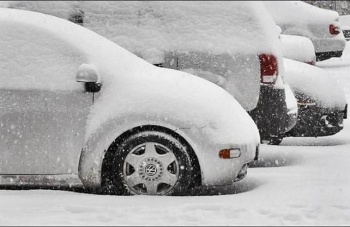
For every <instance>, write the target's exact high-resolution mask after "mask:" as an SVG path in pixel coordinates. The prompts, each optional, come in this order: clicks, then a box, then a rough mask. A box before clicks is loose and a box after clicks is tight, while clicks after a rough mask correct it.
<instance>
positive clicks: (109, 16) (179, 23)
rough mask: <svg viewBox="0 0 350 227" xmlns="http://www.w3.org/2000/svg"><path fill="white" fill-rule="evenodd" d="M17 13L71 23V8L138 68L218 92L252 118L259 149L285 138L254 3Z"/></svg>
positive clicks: (277, 72) (281, 101)
mask: <svg viewBox="0 0 350 227" xmlns="http://www.w3.org/2000/svg"><path fill="white" fill-rule="evenodd" d="M55 4H59V3H55ZM18 7H21V8H26V9H29V10H34V11H40V12H45V13H49V14H60V15H59V16H60V17H62V18H65V19H69V20H71V21H73V20H72V19H71V17H72V16H71V13H69V12H71V11H73V10H72V8H74V7H76V8H78V9H79V10H81V11H82V12H84V14H83V16H84V22H83V23H80V24H83V25H84V26H85V27H87V28H89V29H91V30H93V31H95V32H97V33H99V34H101V35H103V36H105V37H108V38H110V39H111V40H113V41H114V42H116V43H118V44H119V45H121V46H122V47H124V48H126V49H127V50H129V51H131V52H132V53H134V54H136V55H137V56H139V57H141V58H143V59H145V60H146V61H148V62H150V63H152V64H154V65H156V66H159V67H164V68H171V69H176V70H181V71H185V72H190V73H192V74H195V75H197V76H199V77H202V78H205V79H207V80H209V81H211V82H213V83H215V84H217V85H219V86H221V87H223V88H224V89H226V90H227V91H228V92H229V93H230V94H232V95H233V96H234V97H235V98H236V99H237V101H238V102H239V103H240V104H241V105H242V106H243V108H244V109H245V110H246V111H247V112H249V114H250V115H251V116H252V118H253V120H254V121H255V123H256V124H257V126H258V128H259V131H260V135H261V138H262V141H264V142H265V141H266V142H269V141H271V140H273V139H274V138H276V137H278V136H279V135H280V134H283V133H284V132H285V129H286V127H287V125H286V115H287V108H286V103H285V90H284V82H283V60H282V52H281V49H280V47H279V46H278V44H277V41H278V31H277V30H276V29H275V23H274V22H273V20H272V18H271V16H270V15H269V14H268V13H267V11H266V9H265V8H264V6H263V5H262V3H260V2H176V1H175V2H162V1H151V2H135V1H131V2H128V1H126V2H125V1H124V2H123V1H112V2H111V1H109V2H97V1H89V2H84V4H81V5H79V6H74V7H71V8H69V7H67V5H66V4H64V5H61V7H62V10H57V8H56V7H52V5H50V4H49V3H45V2H37V3H35V2H34V3H33V2H30V3H21V4H19V5H18ZM75 12H78V11H77V10H75ZM78 14H79V15H78V16H79V18H81V15H82V14H81V13H79V12H78ZM237 31H241V32H239V33H238V32H237Z"/></svg>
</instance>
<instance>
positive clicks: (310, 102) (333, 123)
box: [284, 58, 347, 137]
mask: <svg viewBox="0 0 350 227" xmlns="http://www.w3.org/2000/svg"><path fill="white" fill-rule="evenodd" d="M284 63H285V68H286V76H285V80H286V82H287V83H288V84H289V85H290V86H291V89H292V90H293V92H294V95H295V97H296V98H297V102H298V121H297V123H296V125H295V126H294V127H293V128H292V129H291V130H290V131H288V132H287V133H286V136H294V137H320V136H329V135H334V134H336V133H338V132H339V131H340V130H342V129H343V127H344V125H343V120H344V119H347V102H346V98H345V95H344V92H343V91H342V88H341V87H340V86H339V85H338V84H337V82H336V81H334V79H332V78H331V77H329V76H328V75H327V73H326V72H325V71H324V70H323V69H321V68H318V67H316V66H313V65H309V64H305V63H302V62H299V61H295V60H291V59H287V58H286V59H285V62H284Z"/></svg>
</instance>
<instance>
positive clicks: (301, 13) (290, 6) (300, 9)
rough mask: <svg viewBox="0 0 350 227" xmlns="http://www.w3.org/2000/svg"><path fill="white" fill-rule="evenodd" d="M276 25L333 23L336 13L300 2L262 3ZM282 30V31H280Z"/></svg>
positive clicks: (336, 16)
mask: <svg viewBox="0 0 350 227" xmlns="http://www.w3.org/2000/svg"><path fill="white" fill-rule="evenodd" d="M263 2H264V5H265V6H266V8H267V10H268V11H269V12H270V13H271V15H272V17H273V18H274V20H275V22H276V23H277V24H278V25H280V24H281V25H290V24H291V23H292V24H298V25H304V26H306V25H308V24H324V23H327V25H328V23H329V22H335V21H336V20H337V19H338V18H339V14H338V13H337V12H336V11H332V10H327V9H321V8H319V7H316V6H313V5H310V4H308V3H305V2H302V1H263ZM282 30H283V29H282Z"/></svg>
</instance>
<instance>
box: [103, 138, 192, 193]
mask: <svg viewBox="0 0 350 227" xmlns="http://www.w3.org/2000/svg"><path fill="white" fill-rule="evenodd" d="M186 149H187V148H186V147H185V146H183V145H182V144H181V143H180V142H179V141H178V140H177V139H175V138H173V137H172V136H170V135H167V134H165V133H162V132H155V131H146V132H140V133H137V134H135V135H132V136H130V137H129V138H127V139H126V140H125V141H124V142H122V143H121V144H120V145H119V146H118V147H117V149H116V151H115V153H114V155H113V156H112V157H111V162H110V164H109V165H108V170H107V171H109V174H107V176H108V177H107V178H108V179H107V181H105V182H106V183H107V186H108V188H109V191H111V192H116V193H117V194H137V195H171V194H180V193H182V192H183V191H185V190H186V189H187V188H188V187H189V185H190V183H191V181H192V179H193V166H192V163H191V159H190V156H189V153H188V152H187V150H186Z"/></svg>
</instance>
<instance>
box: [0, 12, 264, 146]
mask: <svg viewBox="0 0 350 227" xmlns="http://www.w3.org/2000/svg"><path fill="white" fill-rule="evenodd" d="M0 26H1V30H2V33H1V34H0V37H1V40H5V41H6V40H17V39H18V37H16V36H11V35H18V33H16V31H26V30H27V31H28V33H22V37H20V40H27V38H32V33H30V32H29V31H36V32H34V34H36V35H37V34H40V35H37V39H38V42H42V43H44V44H45V45H46V42H48V44H47V45H48V46H50V43H51V41H48V39H49V38H50V37H54V38H55V39H57V40H59V41H62V43H63V44H65V45H67V46H71V47H74V48H73V50H74V51H75V53H77V54H78V55H79V56H82V59H84V60H85V61H84V62H81V63H87V64H92V65H94V66H95V67H96V68H97V70H98V72H99V74H100V76H101V83H102V86H103V87H102V90H101V92H100V96H99V98H98V100H97V101H96V102H95V104H94V105H93V106H92V107H91V113H90V115H89V120H88V125H87V133H86V138H87V139H88V138H89V137H90V136H92V135H93V134H94V133H95V132H96V131H97V130H98V129H100V130H101V129H102V128H103V126H104V125H105V124H108V123H109V122H110V121H111V120H113V119H117V120H119V121H121V122H123V123H124V124H130V125H132V124H133V123H134V122H128V121H130V120H131V119H132V118H131V117H130V116H131V115H137V116H139V117H140V119H146V120H147V121H148V122H163V123H166V122H169V124H171V123H173V124H176V126H178V127H183V128H188V127H189V128H191V129H192V128H193V129H194V130H196V129H199V128H203V130H202V131H203V132H204V133H205V134H207V135H208V138H210V139H213V140H215V141H216V142H218V143H227V141H233V140H234V141H239V142H240V143H246V142H252V141H258V140H259V135H258V131H257V129H256V125H255V124H254V122H253V121H252V119H251V118H250V117H249V115H248V114H247V113H246V112H245V111H244V110H243V108H242V107H241V106H240V105H239V104H238V103H237V101H236V100H234V99H233V98H232V96H231V95H230V94H228V93H227V92H226V91H225V90H223V89H221V88H219V87H218V86H216V85H214V84H212V83H210V82H208V81H206V80H204V79H201V78H199V77H195V76H192V75H190V74H187V73H184V72H180V71H175V70H170V69H162V68H158V67H155V66H153V65H151V64H149V63H147V62H146V61H144V60H142V59H140V58H138V57H137V56H135V55H133V54H131V53H130V52H128V51H126V50H125V49H123V48H121V47H119V46H118V45H116V44H114V43H113V42H111V41H109V40H107V39H105V38H103V37H101V36H99V35H97V34H95V33H94V32H91V31H89V30H88V29H86V28H83V27H81V26H79V25H76V24H74V23H71V22H67V21H66V20H62V19H59V18H55V17H51V16H47V15H44V14H39V13H33V12H29V11H20V10H13V9H12V10H9V9H0ZM3 34H6V35H7V36H6V35H4V36H3ZM7 42H8V43H9V42H10V41H7ZM56 44H57V42H53V45H56ZM21 51H22V52H20V53H21V54H25V51H26V50H25V49H24V50H23V49H22V50H21ZM2 54H3V56H5V55H6V53H2ZM11 54H12V53H11ZM48 57H52V59H51V60H50V62H52V63H54V62H55V61H56V60H57V62H58V63H60V59H57V58H56V56H54V55H52V56H51V55H48ZM60 57H61V56H60ZM6 60H7V61H6V62H8V59H6ZM75 63H79V64H76V68H75V70H74V69H72V68H71V67H62V69H63V70H67V71H66V72H64V71H60V74H61V73H62V75H63V76H66V75H70V80H69V81H72V79H73V78H75V77H73V78H72V76H73V74H74V75H75V73H76V71H77V69H78V67H79V66H80V62H74V64H75ZM1 67H3V68H1V71H2V72H3V71H5V70H8V71H9V73H11V70H9V68H7V66H6V64H2V65H1ZM27 68H28V67H27ZM30 69H31V70H32V71H33V73H34V72H35V71H36V69H35V68H30ZM45 69H47V70H48V71H47V72H46V73H45V74H44V75H50V74H51V73H52V72H51V70H50V67H47V68H45V67H44V68H43V69H40V73H42V72H44V70H45ZM42 70H43V71H42ZM26 73H28V75H30V74H31V72H30V71H28V72H26ZM62 75H60V76H62ZM9 76H10V78H11V75H9ZM57 76H58V75H57ZM50 78H51V77H50ZM29 81H30V80H28V81H27V83H28V84H27V88H26V87H23V89H30V88H32V87H35V86H36V85H35V81H33V82H32V83H30V82H29ZM76 83H77V82H76ZM33 84H34V85H33ZM57 86H60V85H59V84H57ZM52 89H55V87H53V88H52ZM58 90H60V89H58ZM237 129H240V130H239V133H238V130H237Z"/></svg>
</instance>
